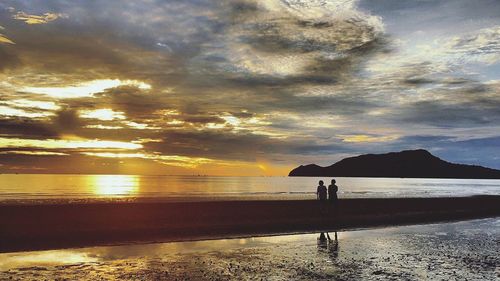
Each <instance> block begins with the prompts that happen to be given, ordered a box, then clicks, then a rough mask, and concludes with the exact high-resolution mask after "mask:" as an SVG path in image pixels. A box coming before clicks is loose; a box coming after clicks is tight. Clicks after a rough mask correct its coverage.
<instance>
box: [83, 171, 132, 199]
mask: <svg viewBox="0 0 500 281" xmlns="http://www.w3.org/2000/svg"><path fill="white" fill-rule="evenodd" d="M87 180H88V181H89V184H88V185H89V186H90V187H92V188H93V192H94V194H96V195H99V196H131V195H135V194H137V193H138V192H139V177H138V176H133V175H92V176H88V177H87Z"/></svg>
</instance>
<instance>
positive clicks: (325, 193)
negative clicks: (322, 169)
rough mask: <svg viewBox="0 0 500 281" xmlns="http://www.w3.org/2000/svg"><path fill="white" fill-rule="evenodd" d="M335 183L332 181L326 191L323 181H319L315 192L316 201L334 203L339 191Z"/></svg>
mask: <svg viewBox="0 0 500 281" xmlns="http://www.w3.org/2000/svg"><path fill="white" fill-rule="evenodd" d="M335 183H336V181H335V180H334V179H332V182H331V184H330V185H329V186H328V189H327V188H326V186H325V184H324V182H323V181H319V186H318V189H317V191H316V196H317V198H318V200H320V201H326V200H328V201H330V202H335V201H337V199H338V197H337V192H338V191H339V187H338V186H337V185H336V184H335Z"/></svg>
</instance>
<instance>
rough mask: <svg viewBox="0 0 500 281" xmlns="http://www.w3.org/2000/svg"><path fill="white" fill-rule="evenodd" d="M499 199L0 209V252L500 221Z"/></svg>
mask: <svg viewBox="0 0 500 281" xmlns="http://www.w3.org/2000/svg"><path fill="white" fill-rule="evenodd" d="M499 206H500V196H475V197H460V198H412V199H410V198H404V199H403V198H401V199H398V198H395V199H343V200H339V202H338V205H337V206H334V205H331V204H328V203H323V202H317V201H312V200H305V201H299V200H296V201H218V202H169V203H151V202H150V203H130V202H122V203H88V204H35V205H26V204H17V205H16V204H12V205H0V225H1V226H2V227H1V229H0V252H15V251H28V250H42V249H60V248H70V247H84V246H96V245H117V244H128V243H138V242H166V241H186V240H202V239H215V238H224V237H248V236H255V235H271V234H272V235H274V234H285V233H304V232H311V231H317V230H324V229H328V230H341V229H343V230H345V229H353V228H363V227H371V226H390V225H404V224H415V223H430V222H439V221H448V220H462V219H472V218H484V217H494V216H499V215H500V207H499Z"/></svg>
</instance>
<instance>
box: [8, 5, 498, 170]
mask: <svg viewBox="0 0 500 281" xmlns="http://www.w3.org/2000/svg"><path fill="white" fill-rule="evenodd" d="M471 5H472V4H468V3H467V2H465V1H461V0H460V1H454V2H453V1H441V2H432V1H430V2H429V1H424V2H421V3H420V2H419V4H415V3H405V2H401V1H389V0H384V1H382V2H380V3H379V4H377V5H374V4H373V3H369V2H367V1H257V0H255V1H253V0H248V1H195V0H193V1H191V0H188V1H160V0H158V1H157V0H152V1H149V0H148V1H135V2H133V3H132V2H118V1H92V2H89V1H83V2H74V3H71V5H69V4H68V3H66V2H65V1H59V0H49V1H41V2H33V1H10V0H8V1H6V2H2V3H0V20H1V21H2V26H4V27H5V30H1V32H2V34H7V35H8V38H11V39H12V41H15V43H16V44H15V45H14V44H8V43H5V42H4V44H1V45H0V70H1V72H0V91H1V92H2V96H1V97H0V106H2V107H3V111H2V113H3V115H2V116H0V134H2V137H4V138H11V139H13V140H18V139H20V140H22V139H25V140H39V141H46V142H47V141H49V140H50V142H53V143H56V144H58V145H60V147H57V148H56V147H54V148H53V149H50V150H48V149H42V148H41V147H33V146H31V147H25V148H20V147H13V146H12V147H9V148H8V149H7V148H5V149H4V150H5V151H25V150H29V151H32V150H37V151H50V152H54V153H67V154H70V155H67V156H64V159H65V160H64V161H68V163H80V164H79V165H81V166H82V167H83V166H85V167H87V168H88V170H89V171H104V170H106V171H108V172H122V170H120V169H119V167H120V165H122V166H127V167H129V169H130V170H127V171H131V170H132V168H130V167H132V166H133V167H135V168H136V169H139V168H138V166H144V167H146V166H147V167H152V169H154V170H155V171H161V172H162V173H164V172H165V171H168V169H173V171H181V172H182V173H193V170H189V171H188V170H175V169H177V168H179V169H180V167H179V164H178V163H177V164H176V163H174V162H175V159H174V158H173V157H178V158H177V159H182V157H186V159H185V160H186V161H184V162H182V161H178V162H179V163H181V162H182V163H185V164H186V165H185V166H184V167H183V169H201V168H200V167H203V168H205V169H207V170H208V171H215V170H216V169H215V168H213V167H216V166H211V165H225V166H224V167H229V166H230V165H229V164H228V163H233V164H234V165H235V166H234V167H236V166H237V167H245V168H247V169H248V167H249V165H252V164H254V166H255V167H257V166H256V165H257V164H256V163H267V164H268V165H271V166H272V165H273V164H276V163H279V164H280V165H282V164H283V163H286V165H293V164H300V163H305V162H318V163H323V164H331V162H333V160H335V159H339V158H340V157H343V156H348V155H353V154H358V153H364V152H379V151H378V150H384V151H390V150H398V149H405V148H413V147H416V146H418V145H420V144H422V145H425V146H428V147H436V149H443V147H444V146H441V143H446V142H451V141H452V140H453V141H455V142H457V140H464V141H465V140H468V139H472V138H485V137H495V134H494V133H492V132H494V131H495V130H496V129H498V128H497V125H496V124H497V123H498V121H500V120H499V118H500V117H499V116H500V112H499V111H498V108H499V105H500V102H499V99H498V94H497V93H498V91H499V86H498V81H496V80H498V77H497V76H498V75H497V74H498V71H497V70H498V69H499V68H498V58H496V55H497V53H498V46H497V43H498V42H497V41H498V40H497V39H498V38H497V37H498V34H497V33H498V17H497V16H496V15H497V14H498V13H496V11H497V10H498V7H500V5H498V3H495V2H492V1H484V2H481V3H479V4H474V5H476V6H477V10H479V11H481V12H477V11H472V9H465V8H463V7H470V6H471ZM8 7H13V8H12V9H7V8H8ZM16 11H25V13H21V12H19V13H18V14H17V15H19V16H18V19H13V18H12V14H13V13H16ZM47 11H50V13H51V14H53V15H57V17H59V16H60V15H65V16H64V17H65V19H64V20H53V19H55V17H56V16H49V15H47V14H45V13H47ZM146 13H147V15H148V16H147V17H145V16H144V15H145V14H146ZM442 14H446V15H447V16H446V17H442V16H441V15H442ZM480 14H485V15H487V17H482V16H480ZM37 15H38V16H37ZM465 18H466V19H468V20H467V21H464V20H463V19H465ZM19 20H23V21H30V20H31V21H34V22H37V21H42V22H49V21H50V20H52V21H50V24H39V25H31V26H27V25H26V24H24V23H23V22H20V21H19ZM464 22H469V23H470V24H464ZM459 27H460V28H459ZM0 40H1V39H0ZM9 40H10V39H9ZM7 113H8V114H7ZM443 128H445V129H446V132H443ZM415 135H416V136H434V137H436V138H434V139H429V140H425V141H424V140H417V139H411V137H412V136H415ZM439 136H442V137H446V138H450V139H451V140H450V139H439V138H437V137H439ZM407 137H408V138H407ZM68 138H71V139H72V140H74V138H81V139H84V140H88V141H91V140H107V141H114V142H120V143H137V144H140V145H142V147H140V148H137V149H133V150H132V151H119V152H118V151H115V150H116V149H113V148H109V149H108V148H101V149H98V148H81V147H75V148H64V147H63V146H64V145H62V143H61V142H63V143H64V141H67V140H68ZM144 139H152V140H155V141H154V142H144V143H142V142H140V140H144ZM463 147H469V148H470V147H471V146H467V145H465V144H464V146H461V149H462V148H463ZM424 148H425V147H424ZM82 153H85V154H82ZM43 156H44V155H38V157H42V158H43ZM2 157H3V158H2V159H4V160H3V161H7V160H5V159H6V158H7V157H11V158H14V157H19V158H18V159H19V162H16V161H15V160H9V161H11V162H9V161H7V162H2V163H11V164H12V165H15V166H17V167H20V166H22V165H28V164H29V165H31V164H30V162H29V161H28V160H26V159H27V158H29V157H31V158H33V157H36V156H35V155H21V154H17V155H14V154H2ZM47 157H48V155H47ZM42 158H41V159H42ZM198 158H199V159H210V161H207V162H204V163H202V164H199V165H200V166H198V168H195V166H196V165H194V166H193V165H191V166H190V167H188V165H190V164H189V163H195V162H196V161H194V160H193V159H198ZM78 161H80V162H78ZM485 161H486V160H485ZM160 162H162V163H160ZM491 162H492V161H491V159H490V160H488V163H491ZM40 163H42V162H40ZM89 163H96V164H95V165H94V166H92V165H93V164H92V165H91V164H89ZM99 163H102V165H103V166H105V167H106V168H101V169H99V167H98V166H99V165H100V164H99ZM146 163H149V164H146ZM242 163H245V164H242ZM9 165H10V164H9ZM47 165H49V164H47ZM51 165H53V166H50V167H52V168H56V167H57V169H62V170H64V171H67V169H69V168H65V167H64V166H61V165H59V166H56V165H55V164H51ZM86 165H89V166H86ZM148 165H152V166H148ZM158 165H159V166H158ZM175 165H177V168H175V169H174V168H172V167H174V166H175ZM75 166H78V165H75ZM160 166H161V167H162V168H159V167H160ZM164 167H167V168H165V169H167V170H164ZM210 167H212V168H213V169H212V168H210ZM217 167H219V166H217ZM220 167H222V166H220ZM52 168H51V169H52ZM227 169H228V170H230V168H227ZM256 169H257V170H259V168H256ZM221 170H223V169H221ZM250 170H251V169H250ZM141 171H143V170H141ZM187 171H188V172H187Z"/></svg>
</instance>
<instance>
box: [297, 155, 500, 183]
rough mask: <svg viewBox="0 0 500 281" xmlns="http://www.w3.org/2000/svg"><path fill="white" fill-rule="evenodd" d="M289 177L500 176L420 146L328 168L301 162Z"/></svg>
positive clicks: (478, 177) (359, 157) (484, 177)
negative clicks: (442, 156)
mask: <svg viewBox="0 0 500 281" xmlns="http://www.w3.org/2000/svg"><path fill="white" fill-rule="evenodd" d="M288 176H290V177H314V176H322V177H326V176H328V177H387V178H457V179H500V170H495V169H490V168H485V167H481V166H475V165H463V164H454V163H450V162H446V161H444V160H442V159H440V158H438V157H436V156H434V155H432V154H431V153H430V152H428V151H427V150H423V149H418V150H405V151H401V152H391V153H386V154H365V155H360V156H356V157H349V158H345V159H343V160H340V161H339V162H337V163H335V164H333V165H331V166H328V167H321V166H318V165H315V164H310V165H305V166H303V165H301V166H299V167H297V168H295V169H293V170H292V171H291V172H290V174H289V175H288Z"/></svg>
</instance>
